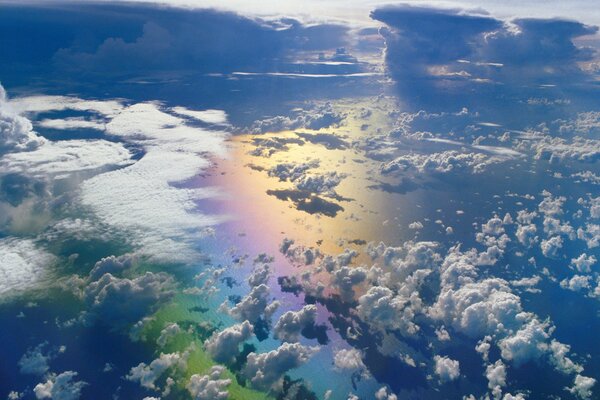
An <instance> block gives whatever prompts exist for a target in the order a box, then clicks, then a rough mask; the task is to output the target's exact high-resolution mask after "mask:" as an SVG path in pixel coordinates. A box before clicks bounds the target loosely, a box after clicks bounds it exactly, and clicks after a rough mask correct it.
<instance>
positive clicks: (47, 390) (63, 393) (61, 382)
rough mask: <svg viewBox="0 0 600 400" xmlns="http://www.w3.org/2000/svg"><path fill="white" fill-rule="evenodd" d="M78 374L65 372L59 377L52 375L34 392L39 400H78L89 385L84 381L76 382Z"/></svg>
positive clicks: (34, 389)
mask: <svg viewBox="0 0 600 400" xmlns="http://www.w3.org/2000/svg"><path fill="white" fill-rule="evenodd" d="M76 376H77V372H74V371H65V372H63V373H61V374H59V375H52V376H50V378H49V379H48V380H47V381H46V382H44V383H38V384H37V385H36V386H35V388H33V392H34V393H35V397H36V398H37V399H51V400H78V399H79V398H80V397H81V391H82V390H83V388H84V387H85V386H86V385H87V383H85V382H83V381H75V380H74V379H75V377H76Z"/></svg>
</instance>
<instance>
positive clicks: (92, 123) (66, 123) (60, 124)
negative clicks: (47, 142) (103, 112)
mask: <svg viewBox="0 0 600 400" xmlns="http://www.w3.org/2000/svg"><path fill="white" fill-rule="evenodd" d="M36 125H37V126H41V127H43V128H50V129H62V130H67V129H96V130H104V128H105V126H106V125H105V123H104V121H102V120H96V119H85V118H83V117H71V118H64V119H60V118H56V119H43V120H41V121H39V122H37V124H36Z"/></svg>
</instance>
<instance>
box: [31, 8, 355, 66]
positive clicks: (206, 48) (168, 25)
mask: <svg viewBox="0 0 600 400" xmlns="http://www.w3.org/2000/svg"><path fill="white" fill-rule="evenodd" d="M102 8H103V9H104V10H106V11H107V12H108V11H112V12H118V13H119V16H120V19H119V20H120V21H122V23H126V24H128V29H116V30H114V29H113V30H111V31H106V30H103V29H98V30H97V31H95V34H94V35H93V43H94V45H92V46H86V47H82V46H78V45H77V44H74V45H72V44H70V43H64V44H63V46H64V47H63V48H61V49H59V50H58V51H56V52H55V54H54V55H53V56H52V62H53V66H54V67H55V68H57V69H60V70H67V71H70V72H71V73H83V72H85V74H87V75H90V74H92V73H94V74H98V75H99V74H101V73H104V74H106V75H111V76H114V75H129V74H131V73H132V72H133V73H137V74H142V73H151V72H157V71H177V70H179V71H182V70H194V71H199V72H203V73H218V72H220V73H232V72H236V71H258V72H262V71H265V70H266V71H267V72H268V71H275V70H279V71H281V67H282V66H286V65H287V63H286V61H288V60H290V59H292V56H293V55H294V53H295V52H298V51H322V50H329V49H334V48H336V47H341V46H343V44H344V40H345V34H346V31H347V30H348V28H346V27H344V26H342V25H335V24H314V25H310V26H307V25H303V24H302V23H300V22H299V21H297V20H294V19H291V18H285V19H279V20H278V19H269V20H263V19H258V18H248V17H244V16H241V15H238V14H234V13H231V12H224V11H218V10H212V9H195V10H190V9H186V10H181V9H177V8H162V7H155V6H151V5H150V6H148V5H147V6H145V7H140V6H139V5H138V6H136V7H135V8H134V7H132V6H126V5H118V6H114V5H110V6H104V7H102ZM94 12H97V10H96V9H94V8H92V9H89V8H86V7H83V8H82V9H81V10H79V14H83V15H86V16H87V15H88V14H92V16H93V15H94V14H93V13H94ZM125 21H127V22H125ZM94 22H95V21H94ZM75 26H77V24H75ZM32 36H34V37H35V35H34V34H32ZM68 46H70V47H68ZM292 60H293V59H292ZM275 67H280V68H279V69H277V68H275Z"/></svg>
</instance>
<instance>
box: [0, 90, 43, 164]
mask: <svg viewBox="0 0 600 400" xmlns="http://www.w3.org/2000/svg"><path fill="white" fill-rule="evenodd" d="M44 143H46V140H45V139H44V138H41V137H39V136H38V135H37V134H36V133H35V132H34V131H33V126H32V125H31V122H30V121H29V120H28V119H27V118H25V117H23V116H21V115H19V113H18V110H15V108H14V107H12V106H11V105H10V104H9V103H8V99H7V97H6V91H5V90H4V87H2V85H0V153H6V152H10V151H28V150H35V149H36V148H38V147H40V146H41V145H43V144H44Z"/></svg>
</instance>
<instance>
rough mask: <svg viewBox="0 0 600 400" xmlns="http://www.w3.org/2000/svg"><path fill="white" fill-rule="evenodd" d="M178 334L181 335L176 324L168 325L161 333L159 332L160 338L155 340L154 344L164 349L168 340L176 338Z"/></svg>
mask: <svg viewBox="0 0 600 400" xmlns="http://www.w3.org/2000/svg"><path fill="white" fill-rule="evenodd" d="M179 333H181V328H180V327H179V325H178V324H177V323H176V322H173V323H171V324H168V325H167V326H165V327H164V329H163V330H162V331H160V336H159V337H158V339H156V344H157V345H158V346H159V347H165V346H166V344H167V343H168V342H169V340H171V339H172V338H174V337H175V336H177V335H178V334H179Z"/></svg>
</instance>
